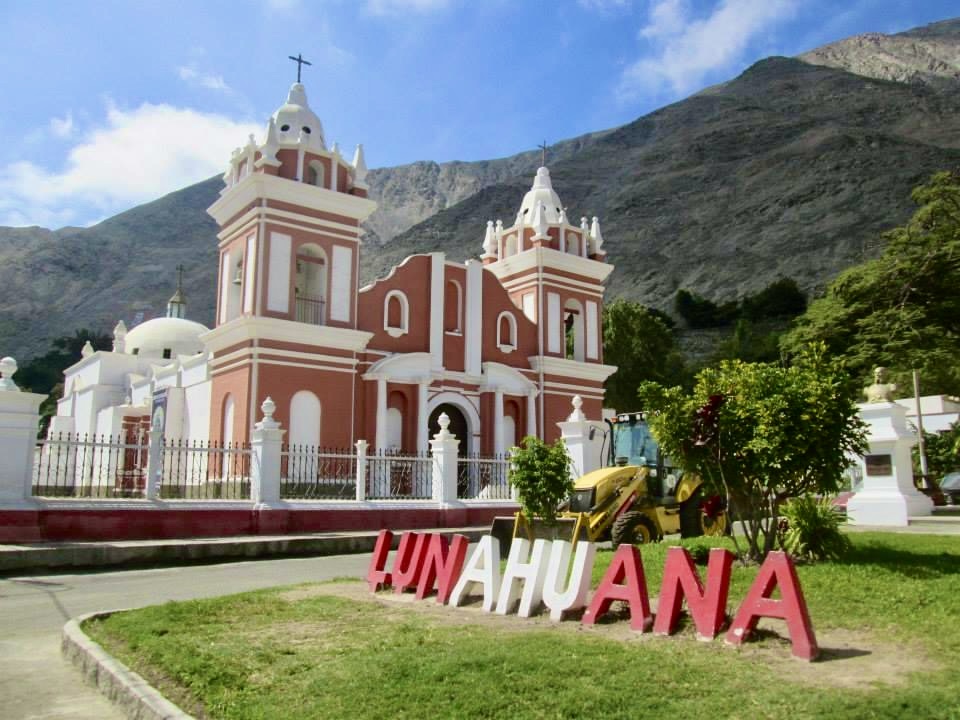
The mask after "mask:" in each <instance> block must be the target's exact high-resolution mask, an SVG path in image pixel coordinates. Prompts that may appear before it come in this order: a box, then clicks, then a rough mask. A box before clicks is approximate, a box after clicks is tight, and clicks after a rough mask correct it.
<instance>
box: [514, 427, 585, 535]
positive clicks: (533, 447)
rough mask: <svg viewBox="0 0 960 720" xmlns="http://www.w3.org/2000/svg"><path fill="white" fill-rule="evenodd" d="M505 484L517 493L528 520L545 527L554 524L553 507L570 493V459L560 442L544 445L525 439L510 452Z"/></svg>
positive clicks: (532, 438) (571, 482) (532, 439)
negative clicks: (542, 521) (541, 523)
mask: <svg viewBox="0 0 960 720" xmlns="http://www.w3.org/2000/svg"><path fill="white" fill-rule="evenodd" d="M509 481H510V484H511V485H513V486H514V487H515V488H516V489H517V494H518V495H519V499H520V507H521V508H522V509H523V514H524V515H526V516H527V519H528V520H533V518H535V517H537V518H541V519H543V520H545V521H546V522H547V523H553V522H554V521H556V518H557V506H558V505H559V504H560V503H561V502H563V501H564V500H566V499H567V497H568V496H569V495H570V493H571V491H572V490H573V480H572V479H571V478H570V456H569V455H567V449H566V447H565V446H564V444H563V440H561V439H558V440H557V441H556V442H555V443H553V444H552V445H548V444H547V443H545V442H543V441H542V440H538V439H537V438H535V437H533V436H527V437H525V438H524V439H523V442H522V443H520V447H518V448H514V450H513V456H512V457H511V459H510V473H509Z"/></svg>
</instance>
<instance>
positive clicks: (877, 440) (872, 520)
mask: <svg viewBox="0 0 960 720" xmlns="http://www.w3.org/2000/svg"><path fill="white" fill-rule="evenodd" d="M859 407H860V417H861V419H863V421H864V422H866V423H867V424H868V426H869V428H868V431H867V432H868V436H867V441H868V444H869V449H868V450H867V452H866V454H865V455H864V456H863V457H862V458H860V470H861V475H862V477H863V486H862V487H861V489H860V491H859V492H858V493H857V494H856V495H854V496H853V497H852V498H850V501H849V502H848V503H847V516H848V517H849V518H850V522H851V523H853V524H855V525H888V526H893V527H906V526H907V525H908V524H909V518H910V517H911V516H917V515H930V514H931V512H932V511H933V501H932V500H931V499H930V498H928V497H927V496H926V495H924V494H923V493H921V492H920V491H919V490H917V489H916V487H915V486H914V484H913V466H912V463H911V461H910V449H911V448H912V447H913V446H914V445H915V444H916V442H917V437H916V435H915V434H914V432H913V431H912V430H911V429H910V428H909V427H908V426H907V420H906V413H907V411H906V408H904V407H902V406H900V405H898V404H897V403H895V402H873V403H865V404H862V405H860V406H859Z"/></svg>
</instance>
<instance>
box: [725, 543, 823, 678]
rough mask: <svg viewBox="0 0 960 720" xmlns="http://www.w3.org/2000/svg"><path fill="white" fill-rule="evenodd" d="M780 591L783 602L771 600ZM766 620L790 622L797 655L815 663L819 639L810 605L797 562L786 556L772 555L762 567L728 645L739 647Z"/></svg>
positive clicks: (738, 616) (775, 553) (732, 630)
mask: <svg viewBox="0 0 960 720" xmlns="http://www.w3.org/2000/svg"><path fill="white" fill-rule="evenodd" d="M777 587H779V588H780V597H781V598H782V599H780V600H771V599H770V596H771V595H772V594H773V591H774V589H775V588H777ZM762 617H769V618H780V619H781V620H786V622H787V631H788V632H789V633H790V642H791V644H792V645H793V654H794V656H795V657H798V658H800V659H802V660H814V659H816V657H817V655H818V654H819V652H820V651H819V649H818V648H817V639H816V638H815V637H814V635H813V625H812V624H811V623H810V613H809V612H807V602H806V600H804V597H803V592H802V591H801V590H800V580H799V579H798V578H797V569H796V568H795V567H794V566H793V560H791V559H790V557H789V556H788V555H787V554H786V553H783V552H779V551H778V552H772V553H770V554H769V555H767V559H766V560H764V561H763V565H761V566H760V572H759V573H757V579H756V580H754V581H753V585H751V586H750V592H748V593H747V597H746V598H745V599H744V601H743V604H741V605H740V609H739V610H738V611H737V616H736V618H734V620H733V624H732V625H731V626H730V630H728V631H727V637H726V641H727V642H728V643H731V644H733V645H739V644H741V643H742V642H743V641H744V640H746V639H747V638H748V637H749V636H750V633H751V632H753V630H754V629H755V628H756V627H757V620H759V619H760V618H762Z"/></svg>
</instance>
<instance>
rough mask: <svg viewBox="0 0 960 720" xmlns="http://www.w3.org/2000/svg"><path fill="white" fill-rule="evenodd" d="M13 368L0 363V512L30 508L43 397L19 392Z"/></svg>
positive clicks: (9, 361) (11, 364)
mask: <svg viewBox="0 0 960 720" xmlns="http://www.w3.org/2000/svg"><path fill="white" fill-rule="evenodd" d="M16 371H17V364H16V362H15V361H14V360H13V359H12V358H3V360H2V361H0V508H7V509H15V508H27V507H33V502H32V500H31V494H32V493H31V485H32V483H33V462H34V450H35V448H36V446H37V427H38V425H37V424H38V421H39V417H40V415H39V411H40V403H42V402H43V401H44V400H45V399H46V397H47V396H46V395H40V394H37V393H26V392H21V391H20V389H19V388H18V387H17V386H16V385H15V384H14V382H13V380H12V377H13V374H14V373H15V372H16Z"/></svg>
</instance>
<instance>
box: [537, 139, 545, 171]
mask: <svg viewBox="0 0 960 720" xmlns="http://www.w3.org/2000/svg"><path fill="white" fill-rule="evenodd" d="M537 147H538V148H540V167H546V166H547V141H546V140H544V141H543V143H541V144H540V145H537Z"/></svg>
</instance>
